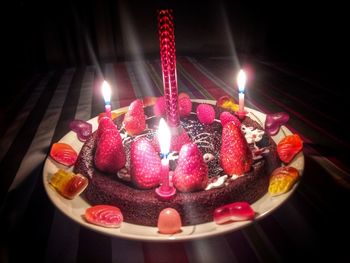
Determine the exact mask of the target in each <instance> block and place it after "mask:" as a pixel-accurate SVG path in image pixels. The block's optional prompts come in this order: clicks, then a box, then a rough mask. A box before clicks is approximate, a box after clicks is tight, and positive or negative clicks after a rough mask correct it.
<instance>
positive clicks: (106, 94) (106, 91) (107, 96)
mask: <svg viewBox="0 0 350 263" xmlns="http://www.w3.org/2000/svg"><path fill="white" fill-rule="evenodd" d="M102 95H103V99H104V101H105V112H106V116H107V117H108V118H112V115H111V87H110V86H109V84H108V82H107V81H105V80H104V81H103V83H102Z"/></svg>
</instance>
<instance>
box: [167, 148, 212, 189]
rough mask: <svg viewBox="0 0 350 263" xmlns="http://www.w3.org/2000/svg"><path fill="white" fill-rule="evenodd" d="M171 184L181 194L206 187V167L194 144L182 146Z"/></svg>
mask: <svg viewBox="0 0 350 263" xmlns="http://www.w3.org/2000/svg"><path fill="white" fill-rule="evenodd" d="M173 183H174V186H175V187H176V188H177V189H178V190H179V191H181V192H193V191H198V190H203V189H204V188H205V187H206V186H207V183H208V166H207V164H206V163H205V162H204V161H203V156H202V153H201V152H200V150H199V149H198V146H197V145H196V144H194V143H188V144H185V145H183V146H182V148H181V151H180V154H179V160H178V164H177V167H176V169H175V172H174V176H173Z"/></svg>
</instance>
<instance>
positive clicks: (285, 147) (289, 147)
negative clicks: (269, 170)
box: [277, 134, 303, 163]
mask: <svg viewBox="0 0 350 263" xmlns="http://www.w3.org/2000/svg"><path fill="white" fill-rule="evenodd" d="M302 148H303V141H302V140H301V138H300V137H299V135H298V134H292V135H288V136H286V137H284V138H283V139H282V140H281V141H280V142H279V143H278V145H277V153H278V156H279V157H280V159H281V161H282V162H284V163H290V161H292V160H293V158H294V156H295V155H296V154H297V153H298V152H300V151H301V149H302Z"/></svg>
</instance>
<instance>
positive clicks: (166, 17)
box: [158, 9, 180, 128]
mask: <svg viewBox="0 0 350 263" xmlns="http://www.w3.org/2000/svg"><path fill="white" fill-rule="evenodd" d="M158 33H159V44H160V59H161V62H162V75H163V86H164V98H165V105H166V117H167V122H168V124H169V126H170V127H171V128H177V127H179V126H180V117H179V112H178V87H177V74H176V54H175V53H176V50H175V35H174V18H173V15H172V10H169V9H165V10H160V11H159V14H158Z"/></svg>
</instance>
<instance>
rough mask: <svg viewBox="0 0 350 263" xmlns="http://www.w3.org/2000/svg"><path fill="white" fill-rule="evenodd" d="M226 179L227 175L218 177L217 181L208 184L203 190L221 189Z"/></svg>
mask: <svg viewBox="0 0 350 263" xmlns="http://www.w3.org/2000/svg"><path fill="white" fill-rule="evenodd" d="M227 177H228V176H227V175H224V176H220V177H219V178H218V179H217V180H215V182H212V183H210V184H208V185H207V187H206V188H205V190H210V189H214V188H220V187H223V186H224V184H225V181H226V179H227Z"/></svg>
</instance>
